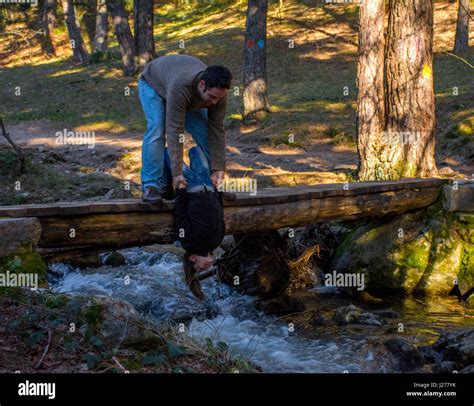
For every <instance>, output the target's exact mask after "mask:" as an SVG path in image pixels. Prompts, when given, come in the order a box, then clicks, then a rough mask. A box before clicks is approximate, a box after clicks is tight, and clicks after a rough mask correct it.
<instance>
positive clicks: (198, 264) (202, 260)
mask: <svg viewBox="0 0 474 406" xmlns="http://www.w3.org/2000/svg"><path fill="white" fill-rule="evenodd" d="M189 259H190V260H191V261H192V262H194V268H195V269H196V271H198V272H201V271H205V270H206V269H208V268H209V267H210V266H212V263H213V261H214V259H213V258H212V255H210V254H208V255H207V257H202V256H201V255H195V254H193V255H191V256H190V257H189Z"/></svg>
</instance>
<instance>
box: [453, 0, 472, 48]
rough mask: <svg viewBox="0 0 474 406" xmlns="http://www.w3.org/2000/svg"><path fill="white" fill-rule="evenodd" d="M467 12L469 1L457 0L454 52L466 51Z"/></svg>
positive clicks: (467, 38)
mask: <svg viewBox="0 0 474 406" xmlns="http://www.w3.org/2000/svg"><path fill="white" fill-rule="evenodd" d="M469 12H470V1H469V0H459V9H458V20H457V23H456V39H455V42H454V52H455V53H459V52H463V51H467V50H468V49H469Z"/></svg>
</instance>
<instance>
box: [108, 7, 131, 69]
mask: <svg viewBox="0 0 474 406" xmlns="http://www.w3.org/2000/svg"><path fill="white" fill-rule="evenodd" d="M107 7H108V11H109V13H110V14H111V15H112V20H113V22H114V28H115V35H116V36H117V41H118V43H119V45H120V52H121V54H122V63H123V68H124V72H125V75H128V76H129V75H133V74H134V73H135V59H134V57H135V47H134V44H133V37H132V31H131V30H130V25H129V23H128V14H127V12H126V11H125V6H124V0H108V2H107Z"/></svg>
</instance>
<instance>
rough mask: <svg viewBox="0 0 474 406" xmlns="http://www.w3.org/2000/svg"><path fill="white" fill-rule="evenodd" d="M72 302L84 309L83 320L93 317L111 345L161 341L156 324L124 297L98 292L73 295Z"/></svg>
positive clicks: (105, 339) (101, 334)
mask: <svg viewBox="0 0 474 406" xmlns="http://www.w3.org/2000/svg"><path fill="white" fill-rule="evenodd" d="M71 301H73V302H74V304H75V305H77V306H79V307H80V308H81V314H82V315H83V317H82V319H85V320H89V321H90V320H94V323H95V328H96V329H97V331H98V337H99V338H100V339H102V340H103V341H104V342H105V344H106V345H107V346H109V347H110V348H115V347H117V346H123V347H127V346H137V345H138V346H141V345H146V346H147V347H149V346H152V345H156V344H159V343H160V342H161V339H160V337H159V335H158V334H156V333H155V329H156V327H155V326H154V325H153V324H152V323H151V322H149V321H148V320H146V319H145V318H144V317H143V316H141V315H140V313H138V311H137V310H136V309H135V307H134V306H133V305H131V304H130V303H128V302H126V301H124V300H121V299H117V298H112V297H109V296H103V295H98V296H72V297H71ZM153 343H154V344H153Z"/></svg>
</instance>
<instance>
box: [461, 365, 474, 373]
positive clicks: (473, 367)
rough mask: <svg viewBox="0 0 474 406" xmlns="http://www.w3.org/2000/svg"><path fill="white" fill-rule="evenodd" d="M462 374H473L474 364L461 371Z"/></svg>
mask: <svg viewBox="0 0 474 406" xmlns="http://www.w3.org/2000/svg"><path fill="white" fill-rule="evenodd" d="M459 372H460V373H461V374H473V373H474V365H469V366H467V367H466V368H463V369H461V370H460V371H459Z"/></svg>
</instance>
